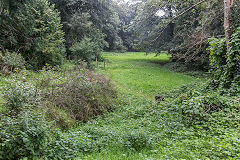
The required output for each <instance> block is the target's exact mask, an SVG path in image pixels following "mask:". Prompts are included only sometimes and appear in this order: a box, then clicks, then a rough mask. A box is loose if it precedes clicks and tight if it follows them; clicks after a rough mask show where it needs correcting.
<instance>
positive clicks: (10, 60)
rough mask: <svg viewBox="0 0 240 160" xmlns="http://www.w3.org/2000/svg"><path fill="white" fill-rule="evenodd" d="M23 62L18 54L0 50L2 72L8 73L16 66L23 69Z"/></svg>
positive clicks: (0, 69) (0, 68)
mask: <svg viewBox="0 0 240 160" xmlns="http://www.w3.org/2000/svg"><path fill="white" fill-rule="evenodd" d="M25 64H26V62H25V60H24V58H23V57H22V56H21V55H20V54H17V53H15V52H9V51H6V53H5V54H3V53H2V52H1V51H0V71H1V73H2V74H10V73H11V72H12V71H13V70H14V69H16V68H19V69H23V68H25Z"/></svg>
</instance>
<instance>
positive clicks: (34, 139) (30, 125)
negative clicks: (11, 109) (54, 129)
mask: <svg viewBox="0 0 240 160" xmlns="http://www.w3.org/2000/svg"><path fill="white" fill-rule="evenodd" d="M0 130H1V132H0V159H22V158H25V157H28V158H31V159H33V158H34V157H42V155H43V154H44V153H45V152H47V144H48V141H49V138H50V127H49V125H48V124H47V123H46V122H45V120H44V118H43V117H42V116H41V115H40V114H39V113H38V114H35V113H34V112H31V111H26V110H25V111H22V112H20V113H19V114H18V115H17V116H16V117H9V116H4V117H2V118H1V121H0Z"/></svg>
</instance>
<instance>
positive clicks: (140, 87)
mask: <svg viewBox="0 0 240 160" xmlns="http://www.w3.org/2000/svg"><path fill="white" fill-rule="evenodd" d="M104 57H105V58H106V59H107V61H108V64H107V67H106V71H103V73H104V74H107V75H108V76H109V77H111V78H112V79H113V81H114V82H115V84H116V85H117V86H118V88H119V89H120V90H122V91H123V92H130V93H133V94H134V95H137V96H138V95H140V96H144V97H146V98H149V99H153V98H154V95H156V94H158V93H163V92H167V91H170V90H172V89H174V88H176V87H178V86H180V85H182V84H189V83H193V82H194V81H196V80H197V79H196V78H194V77H191V76H187V75H184V74H182V73H176V72H173V71H169V70H168V69H167V68H164V67H163V66H162V65H163V64H166V63H167V62H169V58H170V55H167V54H161V55H159V56H157V57H156V56H155V54H148V55H146V54H145V53H143V52H139V53H132V52H128V53H104ZM101 68H102V67H101Z"/></svg>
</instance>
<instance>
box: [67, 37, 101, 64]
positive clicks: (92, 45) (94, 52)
mask: <svg viewBox="0 0 240 160" xmlns="http://www.w3.org/2000/svg"><path fill="white" fill-rule="evenodd" d="M102 49H103V47H102V46H99V45H98V44H97V43H96V42H94V41H93V40H92V39H91V38H87V37H84V38H83V39H82V40H81V42H76V43H74V44H73V46H72V47H71V48H70V51H72V54H73V56H74V59H75V60H83V61H86V62H87V63H88V64H90V63H91V62H92V61H94V60H95V59H100V57H101V52H102Z"/></svg>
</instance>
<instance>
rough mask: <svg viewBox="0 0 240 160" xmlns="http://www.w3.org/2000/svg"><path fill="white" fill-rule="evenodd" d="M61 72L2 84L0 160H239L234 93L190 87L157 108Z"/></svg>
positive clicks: (96, 80)
mask: <svg viewBox="0 0 240 160" xmlns="http://www.w3.org/2000/svg"><path fill="white" fill-rule="evenodd" d="M66 68H68V67H66ZM66 68H51V67H50V66H46V67H44V68H43V70H41V71H39V72H38V73H36V72H31V71H25V70H22V71H19V72H16V73H13V74H12V76H11V77H1V83H0V84H1V85H0V87H1V88H5V89H4V90H2V89H1V92H0V96H1V98H0V108H1V110H0V111H1V112H0V114H1V118H0V129H1V132H0V159H22V158H26V157H27V158H29V159H41V158H42V159H132V160H135V159H156V160H157V159H239V158H240V149H239V145H240V139H239V133H240V125H239V124H240V116H239V115H240V105H239V104H240V97H239V94H238V93H235V92H231V91H229V92H231V94H228V93H225V92H221V91H220V90H215V91H213V90H212V89H211V88H209V86H208V85H207V83H202V82H196V83H191V84H187V85H181V86H180V87H178V88H176V89H174V90H169V91H167V90H164V91H162V93H161V94H163V95H164V96H165V101H162V102H161V103H160V104H159V103H155V102H153V101H152V100H151V99H148V98H146V97H144V96H138V94H139V93H137V92H135V93H134V92H128V91H126V90H121V89H119V90H118V96H117V94H116V92H115V90H114V88H113V86H112V85H111V83H110V82H109V80H107V79H106V78H104V77H103V76H102V75H99V74H96V73H93V72H91V71H89V70H86V69H84V68H81V67H78V66H77V67H76V68H75V69H74V70H72V69H73V68H74V66H71V67H70V68H71V69H66ZM149 93H150V92H149ZM149 93H148V94H149ZM84 109H86V110H84ZM13 111H14V112H13ZM105 111H111V112H105ZM99 115H101V116H99Z"/></svg>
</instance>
